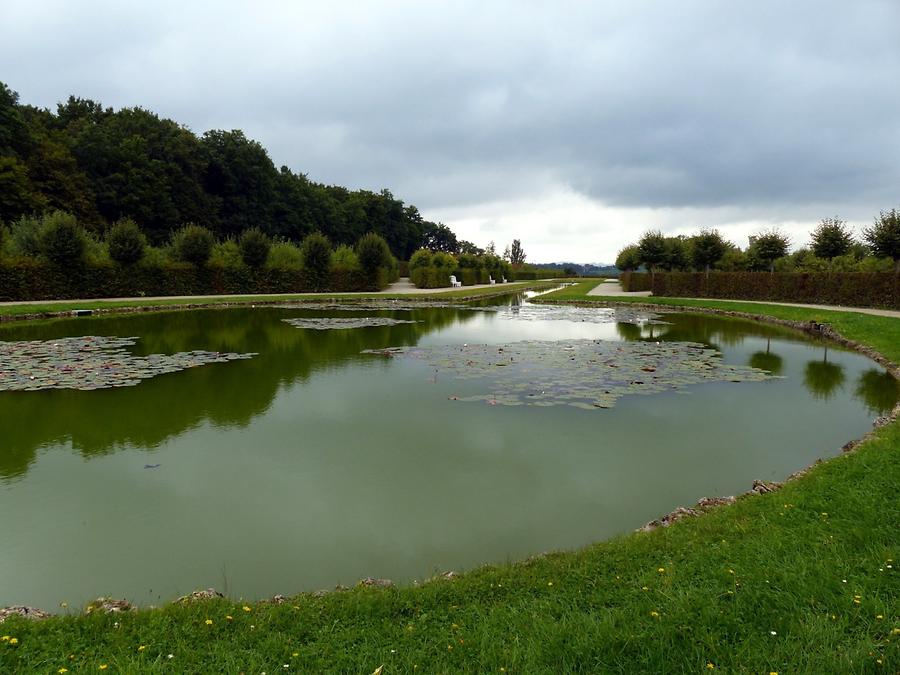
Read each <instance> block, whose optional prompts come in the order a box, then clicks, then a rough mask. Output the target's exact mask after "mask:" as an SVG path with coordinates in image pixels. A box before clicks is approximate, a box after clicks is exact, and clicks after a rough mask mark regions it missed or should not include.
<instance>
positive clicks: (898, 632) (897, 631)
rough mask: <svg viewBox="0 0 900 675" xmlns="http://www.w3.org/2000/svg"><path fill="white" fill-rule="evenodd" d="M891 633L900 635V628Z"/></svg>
mask: <svg viewBox="0 0 900 675" xmlns="http://www.w3.org/2000/svg"><path fill="white" fill-rule="evenodd" d="M891 635H900V628H895V629H894V630H892V631H891Z"/></svg>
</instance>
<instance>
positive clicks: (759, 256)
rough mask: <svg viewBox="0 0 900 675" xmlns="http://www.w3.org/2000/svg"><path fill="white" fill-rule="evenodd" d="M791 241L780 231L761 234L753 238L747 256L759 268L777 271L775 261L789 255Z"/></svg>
mask: <svg viewBox="0 0 900 675" xmlns="http://www.w3.org/2000/svg"><path fill="white" fill-rule="evenodd" d="M790 244H791V242H790V239H788V238H787V236H786V235H784V234H782V233H781V232H780V231H778V230H769V231H767V232H760V233H759V234H757V235H756V236H754V237H752V238H751V244H750V248H749V249H748V250H747V254H748V256H749V257H750V259H751V260H752V261H754V263H755V265H756V266H757V267H766V268H768V270H769V271H770V272H774V271H775V261H776V260H778V259H779V258H783V257H784V256H786V255H787V251H788V246H790Z"/></svg>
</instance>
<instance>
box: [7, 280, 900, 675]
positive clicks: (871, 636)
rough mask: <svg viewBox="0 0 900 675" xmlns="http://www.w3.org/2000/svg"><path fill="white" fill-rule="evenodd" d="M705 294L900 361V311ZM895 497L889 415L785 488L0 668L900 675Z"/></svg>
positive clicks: (152, 620) (185, 612)
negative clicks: (464, 566)
mask: <svg viewBox="0 0 900 675" xmlns="http://www.w3.org/2000/svg"><path fill="white" fill-rule="evenodd" d="M594 283H595V282H587V283H585V284H581V285H579V286H575V287H572V288H569V289H565V290H563V291H560V292H559V294H558V295H556V296H555V297H556V299H561V300H569V301H579V302H583V301H585V300H594V298H586V297H585V296H584V293H586V291H587V290H588V289H589V288H590V287H592V286H593V285H594ZM379 297H383V296H379ZM441 297H442V298H443V297H447V296H446V295H444V294H442V295H441ZM599 299H600V300H603V299H602V298H599ZM609 300H613V301H623V300H628V299H623V298H619V297H616V298H610V299H609ZM638 300H639V301H640V302H647V301H648V299H646V298H642V299H638ZM663 300H666V301H667V302H666V303H665V304H680V305H685V304H688V301H685V300H672V299H663ZM653 301H654V302H656V300H655V299H654V300H653ZM659 302H660V304H662V300H660V301H659ZM694 302H695V303H696V306H698V307H699V306H706V305H707V304H708V306H712V307H715V308H718V309H727V310H734V311H748V312H752V313H754V314H771V315H773V316H778V317H780V318H789V319H796V320H808V319H816V320H819V321H828V322H829V323H832V325H833V326H834V327H835V328H837V329H838V330H839V331H840V332H841V333H842V334H843V335H844V336H845V337H847V338H850V339H854V340H858V341H861V342H865V343H867V344H869V345H871V346H872V347H874V348H876V349H878V350H879V351H880V352H881V353H882V354H883V355H884V356H886V357H888V358H889V359H891V360H892V361H894V362H895V363H900V333H898V325H900V321H898V320H896V319H890V318H881V317H875V316H867V315H856V314H853V313H851V312H823V311H819V310H815V311H811V310H802V309H797V308H788V307H776V306H764V305H747V304H745V303H740V302H735V303H718V302H717V303H703V302H702V301H694ZM692 304H693V303H692ZM685 442H689V440H686V441H685ZM824 450H826V449H825V448H823V451H824ZM748 488H749V486H748ZM898 495H900V423H898V422H894V423H892V424H890V425H888V426H886V427H883V428H881V429H880V430H878V431H877V432H876V433H875V434H874V435H873V436H872V437H871V438H870V439H869V440H868V441H867V442H865V443H864V444H863V445H862V446H860V447H859V448H858V449H857V451H856V452H853V453H850V454H846V455H842V456H840V457H837V458H835V459H833V460H830V461H828V462H824V463H822V464H820V465H818V466H817V467H815V468H814V469H813V470H811V471H810V472H809V473H808V474H807V475H806V476H804V477H803V478H801V479H798V480H796V481H792V482H790V483H788V484H787V485H785V487H784V488H783V489H781V490H780V491H777V492H773V493H769V494H765V495H761V496H754V497H746V498H742V499H739V500H738V501H737V503H735V504H733V505H731V506H725V507H721V508H718V509H715V510H713V511H712V512H710V513H709V514H708V515H706V516H704V517H702V518H696V519H687V520H683V521H680V522H678V523H675V524H674V525H672V526H671V527H669V528H664V529H658V530H656V531H654V532H650V533H637V534H630V535H626V536H621V537H619V538H616V539H613V540H610V541H606V542H603V543H599V544H595V545H592V546H589V547H587V548H585V549H582V550H579V551H573V552H565V553H557V554H552V555H548V556H545V557H541V558H536V559H533V560H530V561H527V562H523V563H519V564H512V565H502V566H494V567H485V568H482V569H479V570H474V571H471V572H468V573H466V574H463V575H462V576H461V577H459V578H457V579H454V580H452V581H445V580H440V581H434V582H431V583H427V584H423V585H421V586H418V587H410V588H399V589H396V588H393V589H373V588H366V587H359V588H355V589H352V590H350V591H346V592H339V593H332V594H329V595H326V596H324V597H314V596H312V595H299V596H295V597H292V598H289V599H288V600H287V602H285V603H284V604H266V603H248V604H246V605H245V604H243V603H240V602H238V603H235V602H231V601H226V600H217V601H209V602H202V603H195V604H193V605H189V606H176V605H169V606H166V607H164V608H162V609H158V610H142V611H140V612H137V613H133V614H126V615H104V616H96V615H90V616H71V617H59V618H53V619H50V620H47V621H43V622H35V623H31V622H26V621H24V620H14V619H11V620H9V621H7V622H6V623H4V624H2V626H0V672H2V673H7V672H27V673H33V672H34V673H57V672H64V670H63V669H67V670H68V672H72V673H75V672H100V671H101V669H102V670H104V671H105V672H168V673H171V672H177V673H189V672H190V673H193V672H197V673H211V672H227V673H238V672H245V673H248V674H249V673H261V672H266V673H269V674H271V673H275V672H306V673H308V672H348V673H373V672H375V671H376V669H378V668H379V667H381V666H383V670H382V671H380V672H381V673H383V674H384V675H388V674H390V673H414V672H418V673H460V672H471V673H501V672H506V673H529V674H530V673H560V672H584V673H605V672H616V673H706V672H729V673H730V672H736V673H763V674H766V673H773V672H777V673H779V674H781V675H784V674H786V673H792V674H793V673H816V674H819V673H898V672H900V576H898V565H900V496H898ZM676 506H678V505H677V504H673V505H672V507H673V508H674V507H676ZM685 506H689V505H685ZM660 515H662V514H660ZM111 545H114V542H111ZM238 545H239V544H238ZM171 554H172V555H177V551H173V552H171ZM268 554H269V552H266V551H260V555H261V556H264V555H268ZM59 564H60V565H65V564H66V554H65V551H60V552H59ZM286 590H287V589H286ZM44 609H48V610H49V609H53V608H44ZM3 636H7V637H3ZM13 640H15V641H16V643H15V644H13ZM104 666H105V668H104Z"/></svg>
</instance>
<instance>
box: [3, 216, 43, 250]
mask: <svg viewBox="0 0 900 675" xmlns="http://www.w3.org/2000/svg"><path fill="white" fill-rule="evenodd" d="M40 239H41V221H40V219H38V218H31V217H28V216H22V217H21V218H19V219H18V220H17V221H15V222H14V223H13V224H12V226H11V227H10V232H9V244H7V246H8V250H9V252H10V253H11V254H12V255H14V256H27V257H29V258H37V257H38V256H39V255H40V254H41V241H40Z"/></svg>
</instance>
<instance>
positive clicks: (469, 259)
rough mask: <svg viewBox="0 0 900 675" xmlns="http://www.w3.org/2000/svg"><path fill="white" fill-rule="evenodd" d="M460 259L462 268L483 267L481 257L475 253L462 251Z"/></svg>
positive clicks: (475, 268)
mask: <svg viewBox="0 0 900 675" xmlns="http://www.w3.org/2000/svg"><path fill="white" fill-rule="evenodd" d="M458 261H459V267H460V269H473V270H478V269H481V258H480V257H479V256H477V255H475V254H474V253H460V254H459V257H458ZM463 283H464V284H465V282H463Z"/></svg>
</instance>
